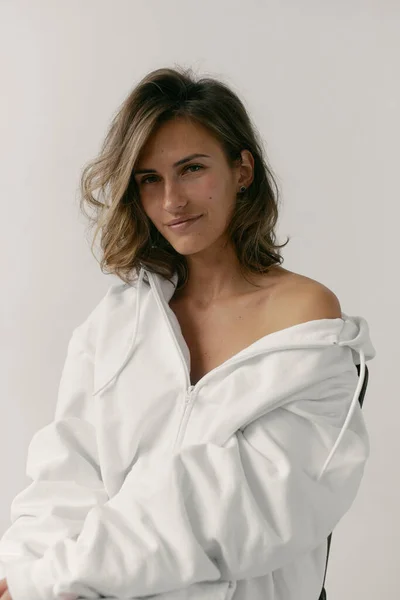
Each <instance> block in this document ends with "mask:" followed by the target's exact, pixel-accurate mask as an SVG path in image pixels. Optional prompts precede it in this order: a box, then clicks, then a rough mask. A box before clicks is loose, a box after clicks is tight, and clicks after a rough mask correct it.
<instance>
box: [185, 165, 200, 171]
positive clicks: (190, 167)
mask: <svg viewBox="0 0 400 600" xmlns="http://www.w3.org/2000/svg"><path fill="white" fill-rule="evenodd" d="M193 167H199V169H202V168H203V167H202V166H201V165H189V166H188V167H186V168H187V169H192V168H193ZM184 171H186V169H184Z"/></svg>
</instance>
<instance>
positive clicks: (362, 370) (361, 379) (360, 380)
mask: <svg viewBox="0 0 400 600" xmlns="http://www.w3.org/2000/svg"><path fill="white" fill-rule="evenodd" d="M358 352H359V355H360V374H359V376H358V384H357V387H356V391H355V392H354V396H353V399H352V401H351V404H350V408H349V412H348V413H347V417H346V419H345V422H344V423H343V426H342V429H341V431H340V433H339V435H338V438H337V440H336V442H335V444H334V446H333V448H332V450H331V451H330V453H329V456H328V458H327V459H326V461H325V463H324V466H323V467H322V471H321V473H320V474H319V476H318V479H317V481H319V480H320V479H321V477H322V476H323V474H324V473H325V471H326V469H327V467H328V465H329V463H330V462H331V460H332V458H333V455H334V454H335V452H336V449H337V447H338V446H339V444H340V442H341V440H342V437H343V436H344V433H345V431H346V429H347V427H348V424H349V423H350V420H351V418H352V416H353V413H354V411H355V408H356V406H357V403H358V401H359V397H360V393H361V388H362V386H363V383H364V378H365V354H364V351H363V350H362V349H361V348H360V349H359V350H358Z"/></svg>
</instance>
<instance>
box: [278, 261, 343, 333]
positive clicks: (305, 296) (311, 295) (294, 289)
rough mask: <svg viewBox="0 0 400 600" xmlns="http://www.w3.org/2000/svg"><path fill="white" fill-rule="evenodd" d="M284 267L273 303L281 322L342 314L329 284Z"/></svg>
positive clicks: (326, 317)
mask: <svg viewBox="0 0 400 600" xmlns="http://www.w3.org/2000/svg"><path fill="white" fill-rule="evenodd" d="M284 271H285V272H284V273H283V276H282V277H281V281H280V285H278V286H276V288H277V291H276V293H275V305H276V306H277V307H278V309H279V312H280V314H281V315H282V317H283V318H284V320H285V322H287V323H289V324H290V325H296V324H299V323H303V322H306V321H313V320H316V319H336V318H341V317H342V309H341V306H340V302H339V299H338V297H337V296H336V294H335V293H334V292H333V291H332V290H331V289H330V288H328V287H327V286H326V285H324V284H323V283H321V282H319V281H316V280H315V279H311V278H310V277H306V276H305V275H301V274H299V273H294V272H292V271H287V270H286V269H285V270H284Z"/></svg>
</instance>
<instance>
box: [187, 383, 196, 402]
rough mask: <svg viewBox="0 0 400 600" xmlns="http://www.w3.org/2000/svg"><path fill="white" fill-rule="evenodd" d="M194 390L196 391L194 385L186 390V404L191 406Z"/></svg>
mask: <svg viewBox="0 0 400 600" xmlns="http://www.w3.org/2000/svg"><path fill="white" fill-rule="evenodd" d="M193 390H194V385H189V387H188V389H187V390H186V404H189V402H190V396H191V394H192V391H193Z"/></svg>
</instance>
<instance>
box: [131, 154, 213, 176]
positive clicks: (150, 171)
mask: <svg viewBox="0 0 400 600" xmlns="http://www.w3.org/2000/svg"><path fill="white" fill-rule="evenodd" d="M200 156H204V157H206V158H210V155H209V154H198V153H197V154H190V155H189V156H185V158H181V159H180V160H178V161H177V162H175V163H174V164H173V166H174V167H179V165H183V164H184V163H186V162H189V160H193V159H194V158H198V157H200ZM133 172H134V174H135V175H142V174H143V173H157V170H156V169H134V171H133Z"/></svg>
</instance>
